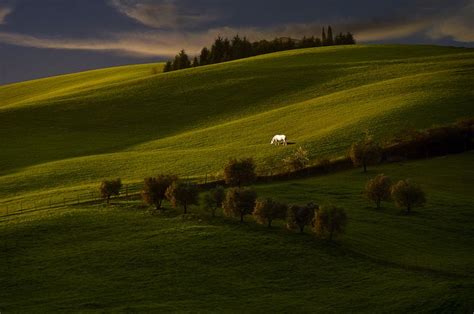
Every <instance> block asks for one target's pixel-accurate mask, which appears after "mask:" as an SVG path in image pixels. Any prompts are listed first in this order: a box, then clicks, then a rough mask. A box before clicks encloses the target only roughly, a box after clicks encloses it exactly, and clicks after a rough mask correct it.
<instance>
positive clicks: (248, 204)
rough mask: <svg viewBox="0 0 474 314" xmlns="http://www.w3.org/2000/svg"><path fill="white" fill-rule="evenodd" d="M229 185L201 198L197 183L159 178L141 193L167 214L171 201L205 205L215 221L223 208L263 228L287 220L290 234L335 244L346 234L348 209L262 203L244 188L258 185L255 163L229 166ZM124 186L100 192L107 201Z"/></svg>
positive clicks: (106, 186)
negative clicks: (308, 231)
mask: <svg viewBox="0 0 474 314" xmlns="http://www.w3.org/2000/svg"><path fill="white" fill-rule="evenodd" d="M225 174H226V175H225V177H226V183H227V184H229V185H230V186H231V188H229V189H228V190H227V191H226V190H225V189H224V188H223V187H222V186H217V187H215V188H213V189H211V190H210V191H207V192H206V193H204V194H202V195H201V197H199V187H198V185H197V184H195V183H191V182H183V181H180V180H179V179H178V177H176V176H173V175H159V176H157V177H150V178H146V179H145V180H144V187H143V190H142V192H141V196H142V199H143V201H144V202H145V203H146V204H148V205H152V206H154V207H155V209H156V210H164V208H163V206H162V204H163V201H164V200H168V201H169V202H170V203H171V205H172V206H173V207H175V208H177V207H181V208H183V212H184V214H186V213H188V209H189V206H191V205H201V207H202V209H203V210H205V211H207V212H210V213H211V215H212V216H213V217H214V216H215V215H216V212H217V210H218V209H219V208H221V209H222V210H223V213H224V215H226V216H228V217H236V218H239V219H240V222H244V218H245V216H247V215H252V216H253V217H254V219H255V221H256V222H257V223H259V224H265V225H267V226H268V227H271V226H272V223H273V221H274V220H277V219H280V220H286V226H287V228H288V229H290V230H295V229H298V230H299V231H300V232H304V229H305V227H306V226H309V225H310V226H311V227H312V230H313V231H314V232H315V233H317V234H318V235H319V236H320V237H323V238H328V239H329V240H332V239H333V238H334V237H335V236H336V235H338V234H341V233H343V232H344V230H345V226H346V224H347V215H346V213H345V211H344V209H342V208H339V207H336V206H334V205H325V206H317V205H314V204H313V203H309V204H307V205H304V206H302V205H288V204H284V203H281V202H278V201H275V200H273V199H271V198H264V199H258V198H257V193H256V192H255V190H253V189H251V188H248V187H242V186H243V185H247V184H251V183H252V182H254V181H255V178H256V174H255V165H254V163H253V161H252V159H241V160H237V159H231V160H230V161H229V162H228V163H227V165H226V166H225ZM121 187H122V183H121V180H120V179H117V180H111V181H103V182H102V184H101V185H100V192H101V195H102V197H103V198H104V199H106V200H107V204H109V200H110V198H111V196H114V195H119V193H120V189H121Z"/></svg>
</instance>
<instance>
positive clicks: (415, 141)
mask: <svg viewBox="0 0 474 314" xmlns="http://www.w3.org/2000/svg"><path fill="white" fill-rule="evenodd" d="M473 135H474V118H465V119H461V120H459V121H458V122H456V123H453V124H450V125H443V126H438V127H433V128H429V129H426V130H414V129H411V130H410V129H409V130H404V131H402V132H400V134H398V135H397V136H396V137H395V138H394V139H393V140H391V141H390V143H388V145H386V147H385V148H384V152H383V156H382V159H383V160H386V161H397V160H399V159H414V158H429V157H436V156H444V155H448V154H458V153H462V152H467V151H470V150H472V149H474V140H473Z"/></svg>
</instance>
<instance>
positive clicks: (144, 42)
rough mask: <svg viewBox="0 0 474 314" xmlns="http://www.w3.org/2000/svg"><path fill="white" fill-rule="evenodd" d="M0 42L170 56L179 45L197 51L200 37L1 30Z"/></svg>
mask: <svg viewBox="0 0 474 314" xmlns="http://www.w3.org/2000/svg"><path fill="white" fill-rule="evenodd" d="M207 39H208V38H207ZM0 42H2V43H6V44H11V45H16V46H22V47H32V48H44V49H64V50H89V51H104V52H114V53H118V54H123V55H135V56H172V55H175V54H176V52H177V50H178V49H181V48H185V49H187V50H188V51H190V52H193V53H194V52H197V51H199V49H200V47H201V46H202V42H203V38H202V36H199V35H198V36H195V35H194V34H183V33H181V34H177V33H157V32H152V33H123V34H112V35H111V36H110V37H108V38H91V39H64V38H54V37H38V36H30V35H23V34H18V33H9V32H0ZM178 47H179V48H178Z"/></svg>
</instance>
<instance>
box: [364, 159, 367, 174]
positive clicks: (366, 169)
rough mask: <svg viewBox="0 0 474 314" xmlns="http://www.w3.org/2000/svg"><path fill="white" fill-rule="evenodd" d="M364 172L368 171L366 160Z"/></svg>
mask: <svg viewBox="0 0 474 314" xmlns="http://www.w3.org/2000/svg"><path fill="white" fill-rule="evenodd" d="M364 172H367V164H366V162H365V161H364Z"/></svg>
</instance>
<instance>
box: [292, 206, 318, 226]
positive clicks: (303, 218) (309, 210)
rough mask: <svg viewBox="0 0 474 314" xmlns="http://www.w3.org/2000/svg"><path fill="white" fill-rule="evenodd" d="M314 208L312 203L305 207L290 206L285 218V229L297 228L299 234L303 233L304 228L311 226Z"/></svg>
mask: <svg viewBox="0 0 474 314" xmlns="http://www.w3.org/2000/svg"><path fill="white" fill-rule="evenodd" d="M316 207H317V206H316V205H314V204H313V203H309V204H308V205H306V206H299V205H292V206H290V209H289V210H288V216H287V224H286V226H287V228H288V229H290V230H294V229H296V228H298V229H299V230H300V233H303V232H304V228H305V227H306V226H308V225H310V224H312V222H313V219H314V214H315V209H316Z"/></svg>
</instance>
